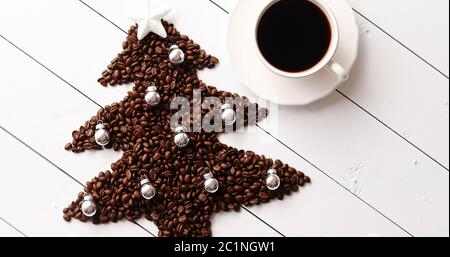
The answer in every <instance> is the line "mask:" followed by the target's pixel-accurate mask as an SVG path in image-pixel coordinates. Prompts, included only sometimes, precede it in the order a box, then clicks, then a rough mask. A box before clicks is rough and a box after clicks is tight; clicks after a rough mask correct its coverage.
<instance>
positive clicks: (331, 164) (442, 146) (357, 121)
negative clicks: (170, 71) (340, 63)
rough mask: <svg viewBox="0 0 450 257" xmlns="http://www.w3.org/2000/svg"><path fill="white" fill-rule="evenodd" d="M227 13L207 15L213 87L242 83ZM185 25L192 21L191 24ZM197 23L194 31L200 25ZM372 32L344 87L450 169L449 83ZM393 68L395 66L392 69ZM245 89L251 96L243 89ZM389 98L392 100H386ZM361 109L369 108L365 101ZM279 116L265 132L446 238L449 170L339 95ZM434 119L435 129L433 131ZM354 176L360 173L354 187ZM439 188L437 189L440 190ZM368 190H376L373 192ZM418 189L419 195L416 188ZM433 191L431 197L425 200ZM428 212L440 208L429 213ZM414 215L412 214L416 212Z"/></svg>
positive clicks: (409, 223)
mask: <svg viewBox="0 0 450 257" xmlns="http://www.w3.org/2000/svg"><path fill="white" fill-rule="evenodd" d="M105 9H106V8H105ZM221 12H222V11H220V10H219V9H217V12H216V13H212V14H211V15H210V16H206V17H205V19H207V20H211V22H209V23H208V24H209V26H212V27H216V28H220V29H210V30H209V31H208V35H209V40H214V43H212V44H211V47H210V48H212V47H214V49H216V51H217V52H218V53H219V55H218V56H219V57H220V58H221V60H222V65H221V66H220V67H219V70H220V72H219V73H220V76H217V75H216V76H214V75H212V74H211V73H205V74H204V76H203V78H204V79H205V80H206V81H208V82H210V83H212V84H220V85H224V86H226V85H238V84H239V82H237V80H236V79H235V77H234V76H233V74H232V72H231V69H230V62H229V60H228V57H227V52H226V51H227V49H226V45H225V42H226V35H223V34H221V33H220V32H221V31H224V30H226V26H227V23H226V21H224V20H221V19H220V13H221ZM203 13H205V11H203ZM179 16H181V14H179ZM212 17H218V18H215V19H213V18H212ZM189 23H190V24H192V23H193V22H192V21H191V22H189ZM181 24H187V22H185V23H181ZM186 26H187V27H188V25H186ZM191 26H192V27H191V30H193V29H194V27H198V26H200V24H192V25H191ZM187 29H189V28H187ZM187 29H186V30H187ZM372 33H373V37H374V38H379V39H380V40H379V44H378V43H377V41H373V40H372V41H368V40H366V39H365V38H364V37H368V35H366V36H363V37H362V42H361V44H366V45H365V46H364V45H362V46H361V48H362V50H361V55H362V56H361V57H360V59H359V63H358V65H357V66H359V68H358V67H357V68H356V69H359V71H355V73H358V72H362V71H361V70H364V71H365V72H364V74H361V75H357V76H356V77H354V78H352V80H355V81H357V82H358V84H356V85H354V86H353V85H352V83H354V82H352V81H350V82H349V83H348V84H347V85H344V86H343V87H342V90H344V92H350V91H351V90H349V87H353V90H354V91H353V93H355V92H357V93H355V95H362V94H364V92H365V91H370V94H367V95H365V96H364V99H365V101H366V102H368V101H371V103H372V104H370V106H376V105H378V107H377V109H378V110H382V109H383V108H385V107H386V108H385V111H384V112H383V113H384V114H386V115H391V114H394V115H392V116H390V118H389V120H392V121H396V123H395V124H398V125H401V126H404V128H405V129H403V128H402V129H399V131H400V132H399V133H401V134H405V137H408V138H410V139H412V138H419V137H420V142H424V143H429V146H433V149H435V150H434V151H431V152H433V153H438V155H439V156H442V158H445V159H443V160H444V162H443V163H444V164H445V165H447V166H448V104H446V102H445V99H448V86H446V85H445V81H443V80H442V79H440V78H439V76H437V77H436V73H433V71H432V70H431V69H430V68H429V67H428V66H427V65H425V64H423V63H421V62H420V60H416V59H414V58H409V57H410V56H411V55H410V54H409V53H408V52H407V51H406V50H404V49H402V48H400V47H398V46H395V45H394V44H393V43H392V42H390V41H389V38H387V37H385V38H383V37H382V34H381V33H380V32H377V33H375V32H372ZM205 41H206V40H205ZM206 42H208V41H206ZM389 42H390V43H389ZM369 43H370V44H369ZM391 43H392V44H391ZM208 46H209V45H208ZM365 47H367V48H369V49H370V51H371V53H370V56H367V57H365V56H364V55H369V54H368V52H369V51H367V50H364V48H365ZM378 47H381V48H378ZM385 52H386V53H389V56H390V57H389V58H390V59H392V60H390V61H388V62H383V59H382V58H380V57H377V55H379V56H384V55H383V53H385ZM224 56H225V58H223V57H224ZM408 56H409V57H408ZM364 58H365V59H364ZM401 60H405V62H404V63H402V64H403V67H409V68H410V70H409V72H411V73H414V74H409V72H408V71H403V70H401V72H402V75H399V76H397V75H396V73H393V72H391V73H385V74H387V76H385V75H380V74H384V73H382V72H381V73H380V74H378V73H374V72H370V71H376V70H380V69H383V70H384V68H383V67H384V66H387V67H388V68H387V69H386V70H385V71H386V72H387V71H388V70H389V69H393V70H395V68H396V67H395V66H397V65H399V63H400V62H401ZM391 64H393V66H392V67H391V66H390V65H391ZM361 67H362V68H361ZM424 71H425V72H424ZM417 74H419V75H420V78H421V79H420V81H421V82H422V83H425V82H426V81H427V80H425V79H424V78H428V79H429V81H430V83H431V84H429V85H431V86H433V90H435V91H433V90H428V91H426V90H424V89H423V87H421V86H422V85H421V84H420V81H419V83H418V82H417V81H418V80H419V79H418V77H417ZM205 77H206V78H205ZM410 78H411V80H409V79H410ZM371 81H372V82H373V83H372V82H371ZM377 81H379V83H377ZM378 84H380V85H384V84H389V85H391V86H392V89H391V90H392V91H391V93H392V94H396V97H395V96H389V97H387V96H386V95H387V94H386V93H383V92H389V91H387V89H386V87H385V86H380V87H379V89H377V86H378ZM411 84H412V85H414V89H412V90H409V91H408V90H406V89H405V91H401V89H404V87H405V86H404V85H411ZM358 85H359V86H360V87H362V86H361V85H363V86H366V85H368V86H370V88H367V89H365V90H362V89H358ZM399 85H400V86H399ZM232 87H233V86H231V87H230V88H232ZM396 87H398V89H397V88H396ZM346 88H347V89H346ZM229 90H233V89H229ZM242 91H244V92H245V90H242ZM242 91H239V92H242ZM421 95H422V96H423V95H426V97H425V98H426V99H427V100H423V101H422V102H420V101H419V100H418V99H419V97H420V96H421ZM385 98H388V99H390V101H384V99H385ZM405 99H406V100H405ZM414 99H416V100H414ZM424 101H425V102H426V103H424ZM403 102H405V103H403ZM359 104H361V105H363V106H364V104H363V103H359ZM366 104H367V105H369V104H368V103H366ZM425 105H428V106H425ZM383 106H385V107H383ZM404 106H405V107H404ZM374 109H375V108H374ZM277 113H278V114H279V117H278V122H274V123H273V124H274V125H275V126H273V127H271V126H268V125H266V124H263V127H264V128H265V129H266V130H268V131H269V132H270V133H272V134H273V135H276V136H279V138H280V139H281V140H282V141H283V142H285V143H287V144H288V146H289V147H291V148H292V149H294V150H295V151H297V152H299V153H301V154H303V155H304V156H306V157H307V158H308V159H309V160H311V161H312V162H313V163H315V164H316V165H318V166H319V167H320V168H321V169H323V170H324V171H325V172H327V173H328V174H330V175H331V176H332V177H333V178H335V179H337V180H338V181H339V182H340V183H342V184H343V185H345V186H346V187H347V188H348V189H350V190H352V191H353V192H354V193H355V194H358V195H359V196H360V197H361V198H362V199H364V200H366V201H367V202H369V203H371V204H372V205H373V206H375V207H376V208H378V209H379V210H380V211H382V212H383V213H385V214H386V215H387V216H389V217H391V218H392V219H393V220H395V221H397V222H398V223H399V224H401V225H403V226H404V227H405V228H407V229H408V230H410V231H411V232H413V234H417V235H420V234H433V233H438V234H443V235H448V229H446V224H448V204H447V202H448V201H447V199H448V196H447V194H442V193H441V192H442V191H448V188H449V185H448V172H447V171H446V170H445V169H443V168H442V167H440V166H439V165H437V164H436V163H434V162H433V161H431V160H430V159H429V158H428V157H427V156H426V155H424V154H423V153H421V152H420V151H418V150H417V149H415V148H414V147H411V146H410V145H408V144H407V143H405V142H404V141H403V140H402V139H400V138H399V137H398V136H397V135H395V134H394V133H392V132H391V131H389V130H388V129H386V128H385V127H383V126H382V125H381V124H380V123H379V122H378V121H376V120H374V119H373V118H372V117H370V116H368V115H367V113H365V112H364V111H362V110H361V109H358V108H356V107H355V106H354V105H353V104H352V103H350V102H348V101H347V100H346V99H345V98H344V97H343V96H341V95H340V94H338V93H335V94H333V95H332V96H330V97H329V98H327V99H324V100H323V101H321V102H319V103H316V104H313V105H311V106H307V107H281V108H280V109H279V110H278V112H277ZM384 114H383V115H384ZM386 115H384V116H381V117H382V118H381V119H382V120H383V119H384V118H386V117H387V116H386ZM403 116H404V117H405V119H403ZM429 122H431V124H433V125H432V126H427V125H426V124H428V123H429ZM419 131H421V132H419ZM413 142H414V141H413ZM418 142H419V141H418ZM428 148H430V147H428ZM444 156H446V157H444ZM442 158H441V159H442ZM416 163H417V165H416ZM358 173H359V174H358ZM355 174H358V176H357V177H356V178H357V183H356V185H355V183H354V179H355ZM412 174H414V175H412ZM422 174H426V178H427V182H423V181H422V177H423V175H422ZM369 178H370V179H369ZM405 179H406V181H405ZM404 182H405V183H404ZM398 183H401V184H398ZM423 183H424V185H422V184H423ZM436 183H437V185H438V186H437V187H435V185H436ZM360 184H363V187H364V188H365V190H361V186H360ZM370 188H372V190H369V189H370ZM377 188H383V190H382V191H379V190H377ZM417 188H420V190H419V191H418V190H416V189H417ZM429 194H431V195H433V196H432V197H431V196H430V197H427V195H429ZM424 196H425V197H424ZM435 197H436V198H435ZM423 198H425V199H428V198H430V199H431V198H433V199H434V200H436V202H434V203H430V202H426V201H423V200H422V199H423ZM399 203H401V204H399ZM431 206H432V207H431ZM430 208H432V209H434V210H435V211H430ZM411 213H414V214H412V215H411ZM423 224H427V225H423ZM440 224H443V226H441V225H440Z"/></svg>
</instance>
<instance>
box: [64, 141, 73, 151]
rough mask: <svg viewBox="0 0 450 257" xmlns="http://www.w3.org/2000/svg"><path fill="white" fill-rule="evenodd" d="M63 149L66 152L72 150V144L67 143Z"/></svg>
mask: <svg viewBox="0 0 450 257" xmlns="http://www.w3.org/2000/svg"><path fill="white" fill-rule="evenodd" d="M64 149H66V150H67V151H69V150H71V149H72V144H71V143H67V144H66V146H64Z"/></svg>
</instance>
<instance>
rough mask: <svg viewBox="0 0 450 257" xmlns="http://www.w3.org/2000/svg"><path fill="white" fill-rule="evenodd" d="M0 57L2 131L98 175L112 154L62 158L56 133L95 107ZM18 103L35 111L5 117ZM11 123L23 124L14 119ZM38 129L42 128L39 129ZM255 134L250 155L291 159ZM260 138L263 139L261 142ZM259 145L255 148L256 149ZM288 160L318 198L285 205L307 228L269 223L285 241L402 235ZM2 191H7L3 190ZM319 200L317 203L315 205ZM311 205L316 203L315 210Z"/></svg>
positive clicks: (240, 222)
mask: <svg viewBox="0 0 450 257" xmlns="http://www.w3.org/2000/svg"><path fill="white" fill-rule="evenodd" d="M0 52H1V54H2V56H4V57H5V58H4V60H5V61H0V67H2V69H3V70H4V71H5V74H8V76H7V78H5V79H6V80H7V84H8V85H9V86H8V87H6V88H5V89H4V91H3V92H4V94H5V96H6V98H7V99H9V100H7V101H5V102H3V103H1V104H0V107H1V108H0V110H3V111H0V116H1V117H2V118H1V119H0V124H7V125H8V129H10V130H11V131H13V132H14V133H15V134H16V135H17V136H18V137H20V138H23V140H24V141H26V142H29V143H30V145H32V146H33V147H35V149H36V150H39V151H40V152H41V153H42V154H43V155H45V156H49V157H51V159H52V160H53V161H55V162H56V163H58V164H59V165H60V166H61V167H62V168H63V169H64V170H65V171H67V172H69V173H70V174H71V175H72V176H74V177H75V178H79V179H80V180H82V181H84V180H87V179H89V178H90V177H91V176H92V174H95V173H97V171H98V170H102V168H103V167H104V166H105V163H109V162H111V161H112V160H110V159H112V158H117V157H116V154H114V153H111V152H106V151H104V152H96V153H85V154H82V155H73V154H71V153H67V152H64V151H63V150H62V149H61V145H63V144H61V143H62V142H64V141H62V140H64V139H63V138H65V137H66V136H67V135H66V134H67V133H62V132H61V131H70V128H69V126H72V127H73V126H76V125H75V124H74V123H75V121H76V120H78V119H81V116H85V115H86V113H87V112H89V111H90V109H95V108H96V107H95V106H93V104H92V103H90V102H89V101H88V100H87V99H85V98H83V97H82V96H80V95H78V94H74V93H73V90H72V89H70V88H69V87H67V86H65V85H64V84H63V83H62V82H60V81H59V80H58V79H57V78H56V77H54V76H52V75H49V74H48V72H46V71H45V70H43V69H41V68H40V67H39V66H38V65H37V64H34V63H32V62H31V61H27V59H26V58H27V57H25V56H23V55H21V54H18V51H17V50H16V49H14V48H12V47H8V46H7V45H6V43H5V42H0ZM6 60H9V61H11V63H7V62H6ZM22 69H26V70H27V71H28V72H29V74H30V75H31V76H30V77H29V79H24V80H23V81H21V82H18V81H17V80H15V78H16V77H17V76H19V75H20V72H21V70H22ZM32 80H34V82H35V83H34V85H44V86H41V87H37V86H30V85H31V82H32ZM23 92H27V94H23ZM51 95H57V96H58V97H57V98H55V97H51ZM35 96H41V97H35ZM49 96H50V97H49ZM19 97H20V98H22V101H23V102H24V103H26V106H33V107H35V108H34V109H31V108H17V109H15V110H14V112H11V114H8V111H7V109H8V108H7V107H8V106H11V105H14V102H15V100H14V99H18V98H19ZM42 99H45V101H42ZM80 103H81V104H80ZM37 106H39V108H36V107H37ZM55 106H57V108H55ZM27 115H28V116H27ZM15 117H27V118H26V119H20V118H19V119H16V118H15ZM70 123H72V125H70ZM27 124H33V128H31V129H30V128H29V126H27ZM40 124H42V126H41V125H40ZM256 131H258V133H257V134H253V133H250V134H249V135H247V136H244V135H242V136H243V137H244V138H245V139H246V142H249V143H250V142H254V143H253V144H255V143H256V145H254V148H255V149H267V148H271V149H273V154H274V155H277V156H286V155H289V154H291V155H292V153H290V152H289V151H288V150H287V149H285V148H284V147H283V146H282V145H280V144H277V145H276V147H273V143H272V142H270V141H269V142H265V141H267V140H268V139H270V138H267V134H265V133H262V132H261V131H260V130H256ZM69 134H70V133H69ZM229 136H234V135H229ZM238 136H239V135H238ZM37 138H41V140H42V141H39V140H38V139H37ZM261 138H262V139H263V140H262V141H261ZM224 139H225V141H226V142H228V143H230V144H232V143H233V144H235V143H236V142H235V141H239V142H243V140H242V139H238V140H236V139H234V138H232V140H227V138H224ZM260 141H261V144H260V143H258V142H260ZM264 142H265V143H264ZM251 146H252V145H251ZM242 147H243V146H242ZM5 149H7V148H5ZM17 152H21V151H12V152H11V153H17ZM13 156H14V155H13ZM19 157H20V156H18V155H15V158H13V157H11V158H8V159H11V160H14V159H17V158H19ZM288 159H290V160H293V161H294V163H293V164H295V165H296V166H297V167H300V168H302V167H305V168H304V170H305V171H306V170H308V171H309V172H310V173H311V175H312V176H314V177H315V178H317V179H318V185H320V186H318V187H315V188H316V190H317V191H318V192H320V193H319V194H308V195H309V197H310V198H309V201H307V202H305V207H306V206H309V205H311V206H312V209H310V212H305V211H303V210H302V208H298V207H299V205H297V204H296V202H295V201H292V202H291V203H290V206H291V208H292V211H293V213H292V216H291V217H304V218H305V220H311V221H310V222H308V225H309V226H310V227H309V228H308V229H305V228H302V227H301V226H298V227H296V226H292V224H291V223H290V222H286V221H287V220H276V221H274V222H275V223H276V224H278V223H279V222H280V221H281V223H280V224H278V225H279V226H280V229H282V233H286V234H288V235H308V234H315V235H366V234H369V233H374V232H376V233H377V234H380V235H394V236H399V235H405V234H403V233H402V231H400V230H399V229H398V228H396V227H395V226H394V225H393V224H391V223H390V222H388V221H387V220H385V219H384V218H383V217H381V216H380V215H378V214H377V213H376V212H375V211H373V210H371V209H370V208H367V206H365V205H364V204H363V203H361V202H360V201H358V200H357V199H355V198H354V197H351V196H350V195H349V194H347V193H345V192H344V191H343V190H342V189H341V188H339V187H337V186H336V185H335V184H334V183H332V182H331V181H330V180H328V179H326V178H325V177H324V176H323V175H322V174H320V173H319V172H318V171H317V170H315V169H314V168H312V167H309V166H307V165H306V163H305V162H304V161H301V159H299V158H298V157H295V156H294V157H292V156H291V157H290V158H288ZM93 167H95V168H93ZM14 173H19V172H14ZM320 178H322V179H320ZM319 179H320V180H319ZM45 180H46V181H50V178H46V179H45ZM319 181H323V182H319ZM322 187H323V188H322ZM5 188H8V187H6V186H5ZM75 188H76V190H80V186H78V185H75ZM74 195H76V193H71V194H69V195H66V194H64V195H63V196H61V197H60V198H61V200H64V201H65V202H67V201H68V199H72V198H73V196H74ZM328 196H332V200H331V202H334V203H339V204H340V205H341V207H340V208H339V209H338V208H336V206H333V205H331V204H329V199H327V197H328ZM49 197H50V195H49ZM296 197H306V190H305V192H304V193H300V194H298V196H296ZM305 199H306V198H305ZM320 199H323V200H322V201H320ZM287 202H290V201H286V203H287ZM317 202H319V204H318V203H317ZM269 208H271V207H270V206H266V208H263V209H269ZM272 209H273V208H272ZM349 210H352V211H351V212H352V213H351V214H348V212H349ZM59 211H60V210H59ZM273 212H275V213H277V212H279V210H277V209H273V210H272V211H269V210H268V214H265V212H264V211H260V214H261V215H263V216H266V217H267V220H268V222H269V223H271V222H272V220H271V219H270V218H271V216H270V214H272V213H273ZM303 213H305V214H308V216H303V215H304V214H303ZM317 213H320V216H322V215H323V218H320V219H317V218H316V217H317ZM331 216H332V217H337V216H339V217H341V218H340V220H341V221H340V222H339V223H335V221H334V219H331V218H330V217H331ZM214 220H217V222H215V223H214V231H215V235H220V236H236V235H242V236H275V235H276V234H274V231H273V230H271V229H270V228H269V227H267V226H265V225H263V224H262V223H261V222H259V221H257V220H256V219H255V218H254V217H253V216H251V215H250V214H249V213H247V212H244V211H243V212H240V213H238V214H231V213H226V214H219V215H217V216H216V217H215V218H214ZM355 220H360V221H361V222H362V224H355V223H354V221H355ZM324 221H327V222H328V223H324ZM75 223H77V222H75ZM314 224H316V225H314ZM342 224H346V227H348V228H347V229H346V230H342ZM301 225H302V224H301ZM303 225H304V224H303ZM111 227H114V225H111ZM242 227H245V228H246V229H245V230H243V229H241V228H242ZM319 228H321V230H317V229H319ZM315 229H316V230H315ZM150 230H151V231H152V232H153V233H155V232H156V231H155V230H154V228H152V229H150Z"/></svg>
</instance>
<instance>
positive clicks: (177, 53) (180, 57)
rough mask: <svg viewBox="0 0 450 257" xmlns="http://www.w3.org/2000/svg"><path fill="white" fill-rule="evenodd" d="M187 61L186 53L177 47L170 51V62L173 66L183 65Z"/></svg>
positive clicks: (171, 48) (172, 47) (174, 46)
mask: <svg viewBox="0 0 450 257" xmlns="http://www.w3.org/2000/svg"><path fill="white" fill-rule="evenodd" d="M184 59H185V54H184V52H183V51H182V50H181V49H180V48H179V47H178V46H177V45H173V46H171V47H170V50H169V60H170V62H171V63H173V64H177V65H178V64H182V63H183V62H184Z"/></svg>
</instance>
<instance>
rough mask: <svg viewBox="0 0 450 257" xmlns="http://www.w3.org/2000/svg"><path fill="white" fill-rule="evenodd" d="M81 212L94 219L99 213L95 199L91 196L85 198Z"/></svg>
mask: <svg viewBox="0 0 450 257" xmlns="http://www.w3.org/2000/svg"><path fill="white" fill-rule="evenodd" d="M81 211H82V212H83V214H84V216H86V217H93V216H95V214H96V213H97V206H96V205H95V203H94V198H93V197H92V196H90V195H86V196H84V199H83V202H82V203H81Z"/></svg>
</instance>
